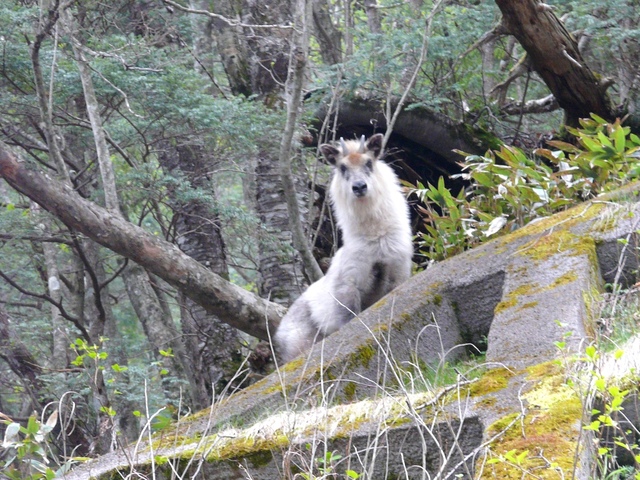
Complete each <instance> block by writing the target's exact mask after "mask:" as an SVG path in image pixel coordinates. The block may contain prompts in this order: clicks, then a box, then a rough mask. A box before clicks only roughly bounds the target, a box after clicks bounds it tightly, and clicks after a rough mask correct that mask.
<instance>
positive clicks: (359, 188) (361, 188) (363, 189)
mask: <svg viewBox="0 0 640 480" xmlns="http://www.w3.org/2000/svg"><path fill="white" fill-rule="evenodd" d="M351 190H353V194H354V195H355V196H356V197H362V196H364V195H365V194H366V193H367V184H366V183H365V182H363V181H361V180H360V181H358V182H353V185H351Z"/></svg>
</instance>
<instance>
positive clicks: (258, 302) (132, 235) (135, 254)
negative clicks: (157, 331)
mask: <svg viewBox="0 0 640 480" xmlns="http://www.w3.org/2000/svg"><path fill="white" fill-rule="evenodd" d="M0 177H3V178H4V179H5V180H6V181H7V183H8V184H9V185H10V186H11V187H12V188H14V189H15V190H17V191H18V192H20V193H22V194H23V195H26V196H27V197H29V198H31V199H32V200H34V201H35V202H37V203H38V204H39V205H40V206H41V207H42V208H44V209H45V210H47V211H48V212H50V213H51V214H53V215H54V216H56V217H58V218H59V219H60V220H61V221H62V222H63V223H64V224H66V225H67V226H68V227H69V228H71V229H73V230H75V231H78V232H80V233H83V234H84V235H86V236H87V237H89V238H91V239H93V240H95V241H96V242H97V243H100V244H101V245H103V246H105V247H107V248H108V249H110V250H112V251H114V252H116V253H119V254H120V255H123V256H125V257H127V258H129V259H131V260H133V261H134V262H136V263H138V264H140V265H142V266H143V267H145V268H146V269H147V270H148V271H149V272H151V273H153V274H155V275H157V276H159V277H160V278H162V279H163V280H165V281H166V282H167V283H169V284H171V285H173V286H174V287H176V288H178V289H179V290H181V291H182V292H183V293H184V294H185V295H187V296H188V297H189V298H191V299H192V300H194V301H195V302H196V303H198V304H200V305H202V306H203V307H205V308H206V309H207V310H208V311H210V312H212V313H214V314H216V315H218V316H219V317H220V319H221V320H222V321H224V322H225V323H228V324H230V325H232V326H233V327H235V328H238V329H240V330H242V331H244V332H246V333H248V334H249V335H253V336H254V337H258V338H260V339H263V340H267V339H268V338H269V335H268V334H267V328H268V329H269V330H270V331H271V332H272V333H273V332H274V331H275V330H274V329H275V328H276V327H277V326H278V324H279V322H280V319H281V318H282V316H283V315H284V312H285V309H284V308H282V307H280V306H279V305H277V304H274V303H273V302H269V301H266V300H264V299H262V298H260V297H258V296H257V295H254V294H252V293H251V292H249V291H247V290H245V289H244V288H241V287H239V286H237V285H234V284H232V283H229V282H228V281H226V280H224V279H223V278H222V277H220V276H219V275H216V274H215V273H213V272H211V271H210V270H209V269H207V268H206V267H204V266H203V265H201V264H200V263H198V262H197V261H195V260H194V259H192V258H190V257H189V256H188V255H185V254H184V253H182V252H181V251H180V250H179V249H178V248H177V247H176V246H175V245H173V244H171V243H169V242H166V241H164V240H162V239H160V238H158V237H157V236H156V235H153V234H151V233H149V232H147V231H145V230H144V229H142V228H141V227H138V226H137V225H134V224H132V223H131V222H128V221H126V220H125V219H123V218H122V217H121V216H120V215H114V214H113V213H111V212H109V211H107V210H106V209H105V208H102V207H100V206H98V205H96V204H95V203H93V202H90V201H89V200H87V199H85V198H83V197H81V196H80V195H79V194H78V193H76V192H75V191H74V190H73V189H71V188H69V187H68V186H66V185H64V184H62V183H61V182H59V181H56V180H53V179H51V178H50V177H48V176H45V175H44V174H42V173H39V172H38V171H36V170H35V169H33V168H30V167H29V166H28V165H27V164H26V163H25V162H24V161H19V160H18V158H17V157H16V155H14V154H13V153H12V152H11V151H10V150H9V148H8V147H7V145H6V144H4V143H3V142H0Z"/></svg>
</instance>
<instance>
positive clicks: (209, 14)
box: [162, 0, 293, 30]
mask: <svg viewBox="0 0 640 480" xmlns="http://www.w3.org/2000/svg"><path fill="white" fill-rule="evenodd" d="M162 1H163V3H165V4H167V5H170V6H172V7H174V8H177V9H178V10H180V11H182V12H186V13H194V14H196V15H204V16H206V17H209V18H215V19H216V20H222V21H223V22H224V23H226V24H227V25H229V26H230V27H245V28H279V29H283V30H291V29H293V25H277V24H275V25H270V24H263V25H259V24H252V23H242V22H235V21H233V20H231V19H229V18H227V17H225V16H223V15H219V14H217V13H213V12H210V11H208V10H198V9H195V8H188V7H185V6H182V5H180V4H179V3H177V2H174V1H172V0H162Z"/></svg>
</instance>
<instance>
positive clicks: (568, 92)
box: [496, 0, 615, 126]
mask: <svg viewBox="0 0 640 480" xmlns="http://www.w3.org/2000/svg"><path fill="white" fill-rule="evenodd" d="M496 3H497V4H498V7H499V8H500V10H501V12H502V22H503V24H504V26H505V27H506V28H507V30H508V31H509V33H511V34H512V35H513V36H514V37H516V39H517V40H518V41H519V42H520V44H521V45H522V47H523V48H524V49H525V50H526V52H527V54H528V55H529V57H530V60H531V64H532V66H533V68H534V70H535V71H536V72H537V73H538V75H540V77H542V80H544V82H545V83H546V84H547V86H548V87H549V90H551V93H553V95H554V96H555V98H556V99H557V101H558V104H559V105H560V107H562V108H563V109H564V111H565V123H566V124H567V125H569V126H578V120H579V119H580V118H586V117H589V114H590V113H595V114H597V115H600V116H601V117H603V118H606V119H612V118H613V117H615V112H614V110H613V107H612V105H611V101H610V99H609V97H608V95H607V93H606V90H607V87H608V85H607V83H606V82H601V81H599V80H598V78H597V77H596V76H595V74H594V73H593V72H592V71H591V69H590V68H589V66H588V65H587V64H586V62H585V61H584V59H583V58H582V55H581V54H580V52H579V50H578V45H577V43H576V41H575V40H574V38H573V37H572V36H571V34H570V33H569V32H568V31H567V30H566V29H565V27H564V25H563V24H562V22H561V21H560V20H559V19H558V18H557V17H556V16H555V14H554V13H553V11H552V9H551V7H549V6H548V5H546V4H545V3H542V2H540V1H539V0H522V1H518V2H515V1H512V0H496Z"/></svg>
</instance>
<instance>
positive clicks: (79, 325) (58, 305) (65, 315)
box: [0, 270, 91, 342]
mask: <svg viewBox="0 0 640 480" xmlns="http://www.w3.org/2000/svg"><path fill="white" fill-rule="evenodd" d="M0 277H2V278H3V279H4V280H5V281H6V282H7V283H8V284H9V285H11V286H12V287H13V288H15V289H16V290H18V291H19V292H20V293H22V294H23V295H28V296H30V297H34V298H39V299H41V300H44V301H46V302H49V303H50V304H51V305H53V306H54V307H56V308H57V309H58V310H59V311H60V315H62V317H63V318H65V319H66V320H69V321H70V322H71V323H73V325H74V326H75V327H76V328H77V329H78V330H80V333H81V334H82V337H83V338H84V339H85V340H86V341H87V342H90V341H91V337H90V336H89V332H87V330H86V329H85V328H84V325H82V323H81V322H80V319H79V318H77V317H74V316H73V315H71V314H69V313H68V312H67V311H66V310H65V308H64V307H63V306H62V302H56V301H55V300H54V299H53V298H51V297H50V296H49V295H47V294H43V293H36V292H31V291H29V290H27V289H25V288H22V287H21V286H20V285H18V284H17V283H16V282H14V281H13V280H12V279H11V278H10V277H9V276H8V275H7V274H5V273H4V272H3V271H2V270H0Z"/></svg>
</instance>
